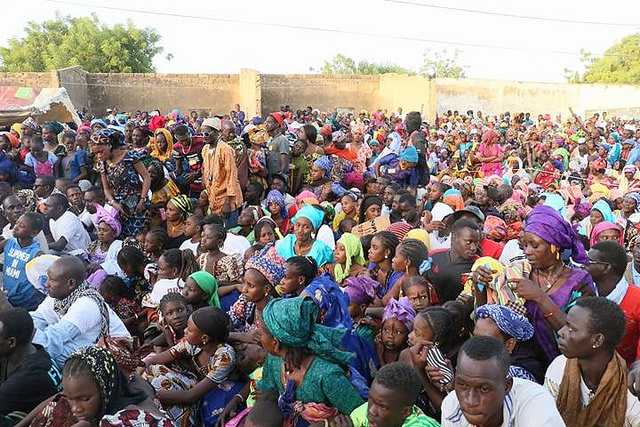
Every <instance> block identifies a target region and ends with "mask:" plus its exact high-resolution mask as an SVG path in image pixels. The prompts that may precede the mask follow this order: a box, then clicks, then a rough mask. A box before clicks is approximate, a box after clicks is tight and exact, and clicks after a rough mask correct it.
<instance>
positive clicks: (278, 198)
mask: <svg viewBox="0 0 640 427" xmlns="http://www.w3.org/2000/svg"><path fill="white" fill-rule="evenodd" d="M270 203H275V204H277V205H278V206H279V207H280V217H281V218H287V205H286V203H285V201H284V196H283V195H282V193H281V192H279V191H278V190H271V191H269V194H267V207H269V204H270Z"/></svg>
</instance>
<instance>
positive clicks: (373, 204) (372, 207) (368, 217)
mask: <svg viewBox="0 0 640 427" xmlns="http://www.w3.org/2000/svg"><path fill="white" fill-rule="evenodd" d="M382 206H384V202H383V201H382V198H380V197H379V196H376V195H368V196H365V198H364V199H362V203H360V213H359V214H358V219H359V220H360V223H361V224H362V223H363V222H365V221H372V220H374V219H375V218H377V217H379V216H380V214H381V212H382Z"/></svg>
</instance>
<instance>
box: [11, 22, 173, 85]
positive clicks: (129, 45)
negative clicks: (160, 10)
mask: <svg viewBox="0 0 640 427" xmlns="http://www.w3.org/2000/svg"><path fill="white" fill-rule="evenodd" d="M25 32H26V36H25V37H24V38H21V39H18V38H12V39H10V40H9V43H8V46H7V47H0V64H1V65H0V69H1V70H2V71H6V72H21V71H47V70H55V69H59V68H65V67H71V66H74V65H79V66H81V67H82V68H83V69H84V70H85V71H88V72H91V73H148V72H153V71H155V68H154V67H153V58H154V57H155V56H156V55H157V54H158V53H160V52H162V50H163V49H162V47H160V46H159V45H158V43H159V41H160V35H158V33H157V32H156V31H155V30H154V29H150V28H144V29H139V28H136V27H135V26H134V25H133V24H132V23H131V22H127V25H126V26H125V25H120V24H118V25H114V26H113V27H109V26H107V25H104V24H101V23H100V21H99V20H98V17H97V16H96V15H92V16H91V17H83V18H71V17H70V16H66V17H60V16H57V17H56V19H53V20H50V21H45V22H43V23H42V24H38V23H36V22H33V21H31V22H29V23H28V24H27V26H26V28H25Z"/></svg>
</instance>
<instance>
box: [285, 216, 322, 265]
mask: <svg viewBox="0 0 640 427" xmlns="http://www.w3.org/2000/svg"><path fill="white" fill-rule="evenodd" d="M323 218H324V211H323V210H321V209H318V208H316V207H313V206H310V205H305V206H304V207H303V208H302V209H300V210H299V211H298V213H296V215H295V216H294V217H293V218H292V219H291V222H292V223H293V225H294V227H293V231H294V232H293V234H287V235H286V236H285V237H284V238H283V239H282V240H280V241H278V242H277V243H276V249H277V251H278V254H279V255H280V256H281V257H283V258H284V259H285V260H287V259H289V258H291V257H293V256H296V255H300V256H304V255H308V256H310V257H311V258H313V259H315V261H316V263H317V264H318V267H322V266H323V265H325V264H330V263H332V262H333V250H331V248H330V247H329V246H328V245H327V244H326V243H324V242H322V241H320V240H317V239H316V233H317V232H318V229H319V228H320V226H321V225H322V219H323Z"/></svg>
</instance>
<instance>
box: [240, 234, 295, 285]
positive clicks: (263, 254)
mask: <svg viewBox="0 0 640 427" xmlns="http://www.w3.org/2000/svg"><path fill="white" fill-rule="evenodd" d="M250 268H252V269H254V270H257V271H258V272H260V274H262V275H263V276H264V278H265V279H266V280H267V282H269V285H271V287H272V288H275V287H276V286H277V285H278V284H279V283H280V281H281V280H282V278H283V277H284V274H285V272H286V261H285V259H284V258H282V257H281V256H280V255H278V253H277V252H276V249H275V246H273V245H268V246H266V247H265V248H264V249H262V250H261V251H260V252H258V253H257V254H255V255H254V256H252V257H251V258H249V261H247V263H246V264H245V271H246V270H248V269H250Z"/></svg>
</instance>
